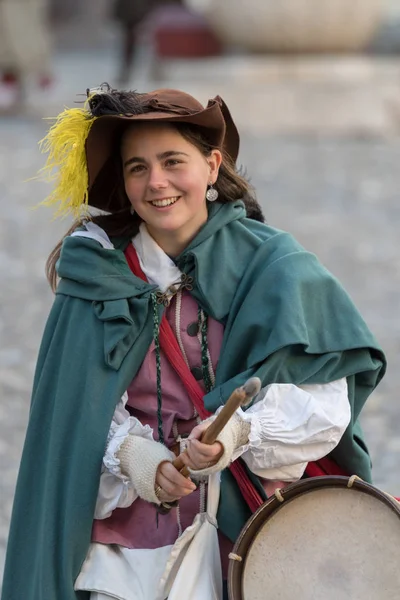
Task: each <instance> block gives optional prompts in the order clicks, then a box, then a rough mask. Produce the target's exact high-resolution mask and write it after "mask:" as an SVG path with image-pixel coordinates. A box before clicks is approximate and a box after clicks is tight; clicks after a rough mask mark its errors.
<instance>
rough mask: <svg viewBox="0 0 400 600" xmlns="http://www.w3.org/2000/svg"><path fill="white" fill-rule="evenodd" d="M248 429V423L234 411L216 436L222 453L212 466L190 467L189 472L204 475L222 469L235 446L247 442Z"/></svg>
mask: <svg viewBox="0 0 400 600" xmlns="http://www.w3.org/2000/svg"><path fill="white" fill-rule="evenodd" d="M215 418H216V417H215V416H213V417H210V418H209V419H207V421H214V419H215ZM250 429H251V425H250V423H248V422H247V421H245V420H244V419H242V418H241V417H240V416H239V415H238V413H235V414H234V415H233V416H232V417H231V418H230V419H229V421H228V423H227V424H226V425H225V427H224V428H223V430H222V431H221V433H220V434H219V436H218V437H217V442H220V443H221V444H222V446H223V447H224V453H223V455H222V456H221V458H220V459H219V461H218V462H217V463H216V464H215V465H213V466H212V467H208V468H207V469H200V470H199V471H195V470H194V469H190V473H191V474H192V475H193V477H204V476H206V475H211V474H212V473H216V472H217V471H223V470H224V469H225V468H226V467H227V466H228V465H229V463H230V462H231V460H232V455H233V453H234V451H235V450H236V448H240V446H244V444H247V443H248V438H249V433H250Z"/></svg>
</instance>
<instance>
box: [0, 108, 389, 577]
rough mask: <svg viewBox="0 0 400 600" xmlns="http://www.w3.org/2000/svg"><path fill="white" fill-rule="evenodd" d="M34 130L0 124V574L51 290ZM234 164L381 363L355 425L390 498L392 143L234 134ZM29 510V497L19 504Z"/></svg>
mask: <svg viewBox="0 0 400 600" xmlns="http://www.w3.org/2000/svg"><path fill="white" fill-rule="evenodd" d="M43 133H44V125H43V123H41V122H40V121H37V120H31V119H25V120H24V119H23V118H21V119H17V118H15V119H11V118H10V119H8V120H6V119H3V120H0V192H1V195H0V197H1V215H0V281H1V285H0V339H1V344H0V394H1V404H0V496H1V502H0V570H1V566H2V564H3V560H4V549H5V543H6V537H7V531H8V524H9V517H10V512H11V505H12V497H13V491H14V486H15V480H16V476H17V469H18V463H19V460H20V454H21V449H22V443H23V437H24V431H25V427H26V422H27V413H28V405H29V395H30V389H31V384H32V377H33V372H34V365H35V360H36V355H37V351H38V344H39V341H40V337H41V333H42V330H43V326H44V322H45V319H46V315H47V312H48V309H49V307H50V304H51V302H52V297H51V293H50V291H49V288H48V286H47V283H46V281H45V278H44V262H45V258H46V255H47V254H48V252H49V251H50V250H51V248H52V246H53V245H54V244H55V243H56V241H57V240H58V239H59V237H60V236H61V233H62V232H63V230H65V229H67V226H68V223H67V222H66V221H64V222H59V221H52V218H51V214H50V211H49V210H48V209H43V208H40V209H38V210H30V209H31V208H32V207H33V206H34V205H35V204H36V203H37V202H39V201H40V200H41V199H42V198H43V197H44V196H45V195H46V192H47V189H48V188H47V187H46V186H45V184H40V183H37V182H32V181H27V180H28V179H29V178H30V177H31V176H32V175H33V174H34V173H35V172H36V170H37V169H38V168H39V167H40V166H41V164H42V159H41V157H40V155H39V152H38V150H37V147H36V141H37V140H38V139H40V138H41V136H42V135H43ZM241 158H242V162H243V164H245V165H246V167H247V170H248V173H249V175H251V178H252V181H253V183H254V184H255V185H256V187H257V188H258V194H259V198H260V200H261V202H262V204H263V207H264V209H265V213H266V216H267V219H268V221H269V222H270V223H271V224H272V225H274V226H277V227H280V228H283V229H288V230H290V231H291V232H293V233H294V234H295V235H296V236H297V238H298V239H299V240H300V241H301V242H302V243H303V244H304V245H305V246H306V247H307V248H308V249H310V250H312V251H315V252H316V253H317V255H318V256H319V257H320V259H321V260H322V261H323V263H325V264H326V265H327V267H328V268H329V269H330V270H331V271H333V272H334V273H335V274H336V275H337V276H338V277H339V278H340V279H341V280H342V282H343V283H344V285H345V287H346V288H347V289H348V291H349V292H350V294H351V295H352V297H353V299H354V300H355V302H356V304H357V305H358V307H359V308H360V310H361V312H362V313H363V315H364V317H365V319H366V320H367V322H368V323H369V325H370V327H371V328H372V330H373V331H374V332H375V334H376V335H377V337H378V340H379V341H380V343H381V344H382V346H383V347H384V349H385V350H386V352H387V355H388V358H389V371H388V374H387V376H386V378H385V379H384V381H383V383H382V384H381V385H380V387H379V388H378V390H377V392H376V393H374V394H373V396H372V397H371V398H370V400H369V402H368V405H367V408H366V410H365V412H364V415H363V424H364V428H365V430H366V435H367V439H368V442H369V446H370V449H371V453H372V457H373V462H374V467H375V470H374V472H375V482H376V484H377V485H379V486H381V487H383V488H384V489H386V490H387V491H389V492H391V493H397V494H398V495H400V472H399V469H398V464H399V459H400V437H399V435H398V427H399V423H400V403H399V400H398V388H399V384H400V369H399V367H398V365H397V355H398V351H399V349H400V318H399V316H398V307H399V304H400V257H399V256H400V238H399V218H400V203H399V199H398V198H399V189H400V170H399V164H400V140H399V139H397V138H393V139H391V140H387V141H383V140H377V139H375V140H373V139H369V140H368V139H354V138H353V139H351V138H336V139H335V138H318V137H309V138H304V137H303V138H299V137H296V138H288V137H286V138H285V137H279V136H278V137H270V136H265V135H264V136H260V137H257V136H256V135H254V134H249V133H246V132H244V134H243V143H242V154H241ZM27 502H29V499H27Z"/></svg>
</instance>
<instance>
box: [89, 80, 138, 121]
mask: <svg viewBox="0 0 400 600" xmlns="http://www.w3.org/2000/svg"><path fill="white" fill-rule="evenodd" d="M86 95H87V97H88V98H89V101H88V104H89V108H90V112H91V114H92V116H93V117H102V116H104V115H140V114H142V113H144V112H146V107H145V105H144V102H143V100H144V94H139V93H137V92H134V91H119V90H116V89H114V88H112V87H111V86H110V85H109V84H108V83H102V84H101V86H100V87H99V88H96V90H93V89H87V90H86Z"/></svg>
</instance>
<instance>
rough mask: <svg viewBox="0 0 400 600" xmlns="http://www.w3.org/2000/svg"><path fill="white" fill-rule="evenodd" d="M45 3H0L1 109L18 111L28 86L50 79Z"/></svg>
mask: <svg viewBox="0 0 400 600" xmlns="http://www.w3.org/2000/svg"><path fill="white" fill-rule="evenodd" d="M47 8H48V6H47V1H46V0H0V110H9V109H16V110H18V109H19V108H21V106H22V105H23V103H24V100H25V97H26V91H27V86H28V85H31V84H32V85H34V86H38V87H40V88H42V89H44V88H47V87H48V86H49V84H50V82H51V80H52V74H51V40H50V31H49V25H48V14H47Z"/></svg>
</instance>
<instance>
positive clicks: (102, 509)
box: [94, 392, 153, 519]
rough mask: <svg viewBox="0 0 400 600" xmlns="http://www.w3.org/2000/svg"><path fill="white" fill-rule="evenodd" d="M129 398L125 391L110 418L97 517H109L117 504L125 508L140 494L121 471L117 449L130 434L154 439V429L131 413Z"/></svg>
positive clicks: (117, 506) (118, 506)
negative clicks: (128, 408)
mask: <svg viewBox="0 0 400 600" xmlns="http://www.w3.org/2000/svg"><path fill="white" fill-rule="evenodd" d="M127 401H128V394H127V393H126V392H125V394H124V395H123V396H122V398H121V400H120V401H119V402H118V404H117V406H116V408H115V412H114V415H113V419H112V422H111V426H110V431H109V434H108V438H107V447H106V452H105V454H104V457H103V465H102V470H101V475H100V485H99V491H98V494H97V502H96V508H95V514H94V518H95V519H106V518H107V517H109V516H110V515H111V513H112V511H113V510H114V509H115V508H126V507H127V506H130V505H131V504H132V503H133V502H134V501H135V500H136V498H137V497H138V495H137V492H136V490H135V488H134V487H133V485H132V483H131V481H130V479H129V477H127V476H126V475H123V473H122V472H121V467H120V460H119V458H118V457H117V453H118V451H119V449H120V448H121V445H122V444H123V442H124V441H125V440H126V438H127V437H128V435H129V434H131V435H137V436H141V437H144V438H147V439H149V440H153V430H152V428H151V427H150V426H149V425H142V424H141V422H140V421H139V420H138V419H136V417H132V416H131V415H130V414H129V412H128V411H127V409H126V408H125V405H126V403H127Z"/></svg>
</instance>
